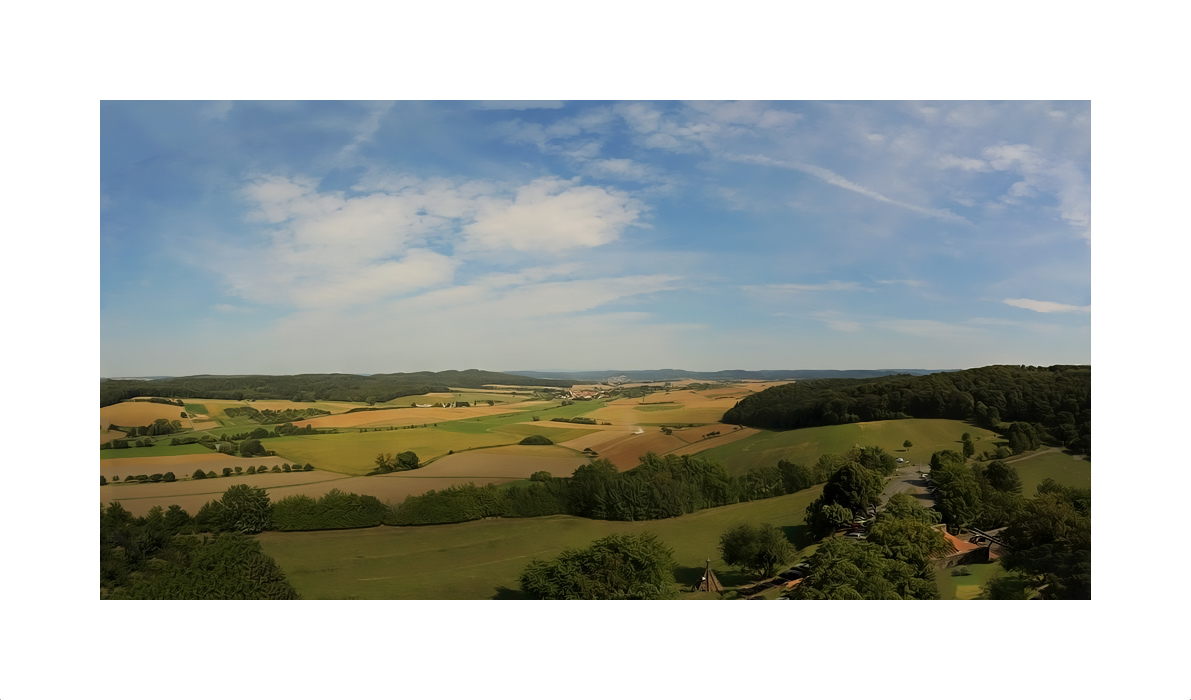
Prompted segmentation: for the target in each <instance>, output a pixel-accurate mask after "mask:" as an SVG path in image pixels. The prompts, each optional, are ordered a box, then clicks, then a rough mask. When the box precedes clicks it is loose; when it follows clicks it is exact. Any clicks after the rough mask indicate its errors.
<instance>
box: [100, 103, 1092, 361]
mask: <svg viewBox="0 0 1191 700" xmlns="http://www.w3.org/2000/svg"><path fill="white" fill-rule="evenodd" d="M100 141H101V146H100V147H101V152H100V178H101V179H100V187H101V197H100V206H101V210H100V231H101V237H100V306H101V318H100V335H101V339H100V343H101V360H100V365H101V367H100V369H101V375H102V376H106V377H121V376H153V375H175V376H177V375H189V374H201V373H207V374H244V373H260V374H292V373H302V372H348V373H360V374H374V373H384V372H409V371H421V370H433V371H437V370H446V369H468V368H480V369H488V370H501V371H516V370H567V369H570V370H585V369H652V368H662V367H670V368H683V369H688V370H698V371H714V370H721V369H754V370H755V369H886V368H915V369H917V368H921V369H961V368H968V367H979V366H984V365H989V364H1027V365H1050V364H1086V363H1090V362H1091V330H1090V327H1091V247H1090V246H1091V233H1090V232H1091V204H1090V162H1091V152H1090V151H1091V137H1090V103H1089V102H1033V101H1017V102H900V101H881V102H649V101H625V102H588V101H579V102H465V101H451V102H414V101H399V102H329V101H328V102H179V101H169V102H140V101H104V102H102V103H101V108H100Z"/></svg>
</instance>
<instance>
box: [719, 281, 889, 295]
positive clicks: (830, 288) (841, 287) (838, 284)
mask: <svg viewBox="0 0 1191 700" xmlns="http://www.w3.org/2000/svg"><path fill="white" fill-rule="evenodd" d="M741 289H744V290H747V291H750V292H867V291H872V290H871V289H869V288H868V287H865V286H864V285H862V284H860V283H859V282H843V281H840V280H833V281H831V282H823V283H821V284H794V283H782V284H761V285H747V286H743V287H741Z"/></svg>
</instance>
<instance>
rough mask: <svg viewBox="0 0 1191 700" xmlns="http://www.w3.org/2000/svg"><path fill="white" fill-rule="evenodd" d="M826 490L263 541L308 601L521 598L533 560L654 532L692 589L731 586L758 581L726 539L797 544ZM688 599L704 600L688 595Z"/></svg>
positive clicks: (274, 536)
mask: <svg viewBox="0 0 1191 700" xmlns="http://www.w3.org/2000/svg"><path fill="white" fill-rule="evenodd" d="M820 492H821V490H820V489H818V488H815V489H810V490H808V491H803V492H801V493H796V494H791V495H788V496H779V497H778V498H771V499H767V500H764V501H754V502H752V503H739V504H735V505H731V506H724V507H723V508H712V509H708V510H703V511H699V512H697V513H692V514H691V515H686V516H683V517H681V518H671V519H668V520H657V521H649V522H634V523H628V522H608V521H601V520H587V519H584V518H575V517H571V516H563V515H558V516H550V517H545V518H527V519H514V518H505V519H499V520H480V521H475V522H470V523H460V524H457V525H427V526H423V527H377V528H369V529H364V530H340V531H322V532H302V533H282V532H269V533H264V534H261V535H258V539H259V541H260V543H261V544H262V546H263V547H264V549H265V552H266V553H267V554H269V555H270V556H272V557H273V558H274V559H276V560H277V563H278V564H279V565H280V566H281V568H282V569H283V570H284V571H285V574H286V577H287V578H288V579H289V581H290V583H291V584H293V586H294V587H295V588H296V589H297V590H298V592H299V593H300V594H301V595H302V596H303V597H304V598H336V599H338V598H367V599H430V600H447V599H450V600H459V599H484V598H517V597H519V593H518V588H519V583H518V578H519V576H520V575H521V571H522V570H523V569H524V568H525V565H526V564H528V563H529V561H530V560H531V559H533V558H535V557H536V558H543V559H544V558H549V557H554V556H557V555H558V554H559V553H560V552H561V551H562V550H563V549H566V548H569V547H585V546H587V545H588V544H590V543H591V541H592V540H596V539H599V538H601V537H606V536H607V535H610V534H612V533H617V532H626V533H638V532H653V533H654V534H656V535H657V536H658V538H659V539H660V540H661V541H662V542H664V543H665V544H666V545H667V546H669V547H671V548H672V549H673V550H674V560H675V563H676V564H677V569H676V572H675V575H676V578H677V579H678V580H679V583H680V585H682V586H684V587H685V588H687V589H689V588H690V586H691V585H692V584H694V583H695V582H697V581H698V579H699V576H700V575H702V572H703V567H704V560H705V559H708V558H710V559H711V563H712V567H713V568H714V569H715V571H716V575H717V576H718V577H719V578H720V580H721V581H722V582H723V583H724V585H726V586H735V585H740V584H743V583H746V582H747V581H748V580H749V579H748V578H747V577H745V576H742V575H741V574H740V573H739V572H737V571H735V570H734V569H731V568H729V567H728V566H726V565H725V564H724V563H723V561H721V560H720V559H719V550H718V545H719V537H720V535H721V534H722V533H723V532H724V531H725V530H727V529H728V528H729V527H731V526H732V525H734V524H736V523H738V522H754V523H760V522H769V523H773V524H775V525H779V526H782V527H783V528H785V529H786V531H787V534H788V536H791V537H792V539H793V538H797V537H798V536H800V535H801V532H802V529H803V527H802V526H803V514H804V512H805V510H806V507H807V505H809V504H810V502H811V501H812V500H814V499H815V498H816V497H818V495H819V493H820ZM681 597H691V598H695V597H698V596H697V594H690V593H683V594H681Z"/></svg>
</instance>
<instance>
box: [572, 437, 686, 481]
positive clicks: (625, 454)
mask: <svg viewBox="0 0 1191 700" xmlns="http://www.w3.org/2000/svg"><path fill="white" fill-rule="evenodd" d="M685 444H686V443H685V442H684V441H682V440H681V439H679V438H678V437H676V436H674V435H666V434H665V433H663V432H662V431H660V430H646V431H645V432H643V433H636V432H633V431H628V430H625V429H623V428H622V429H621V430H616V431H613V430H605V431H601V432H599V433H595V434H593V435H585V436H583V437H580V438H576V439H574V440H568V441H567V442H565V443H563V447H570V448H572V449H576V450H582V449H584V448H587V447H590V448H591V449H593V450H595V451H596V453H597V454H596V456H597V457H601V458H605V459H607V460H608V461H610V462H612V463H613V464H615V465H616V467H617V468H618V469H620V470H621V471H624V470H626V469H632V468H633V467H635V466H637V464H639V458H640V457H641V455H643V454H645V453H646V452H653V453H654V454H659V455H660V454H664V453H666V452H669V451H671V450H675V449H678V448H680V447H682V446H683V445H685Z"/></svg>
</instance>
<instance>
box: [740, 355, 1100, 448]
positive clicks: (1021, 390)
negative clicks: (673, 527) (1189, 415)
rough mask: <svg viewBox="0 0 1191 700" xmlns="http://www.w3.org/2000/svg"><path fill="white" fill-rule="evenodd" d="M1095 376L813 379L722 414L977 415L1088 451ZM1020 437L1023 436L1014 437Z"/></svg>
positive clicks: (761, 421)
mask: <svg viewBox="0 0 1191 700" xmlns="http://www.w3.org/2000/svg"><path fill="white" fill-rule="evenodd" d="M1091 377H1092V370H1091V367H1090V366H1087V365H1054V366H1051V367H1026V366H1009V365H996V366H991V367H981V368H978V369H969V370H963V371H959V372H939V373H935V374H929V375H925V376H910V375H897V376H892V377H886V378H882V379H878V380H854V379H818V380H809V381H803V382H797V383H795V384H785V385H782V386H776V387H771V388H769V389H765V390H764V391H761V392H758V393H756V394H753V395H750V396H746V397H745V398H743V399H741V400H740V401H739V402H738V403H737V404H736V405H735V406H734V407H732V408H731V409H729V410H728V411H727V412H726V413H724V416H723V418H722V421H723V422H724V423H732V424H738V425H748V426H751V427H755V428H764V429H770V430H790V429H794V428H805V427H811V426H819V425H837V424H841V423H855V422H860V421H876V420H891V419H899V418H950V419H954V420H965V421H974V422H975V423H977V424H978V425H980V426H982V427H985V428H988V429H990V430H995V431H998V432H1007V431H1008V430H1009V426H1011V425H1012V424H1017V423H1021V424H1023V425H1030V426H1032V428H1033V430H1034V431H1035V432H1036V433H1037V434H1038V436H1039V437H1041V438H1043V439H1046V438H1050V439H1053V440H1054V441H1056V442H1058V443H1060V444H1062V445H1064V446H1065V447H1067V448H1069V449H1071V450H1072V451H1075V452H1078V453H1081V454H1090V453H1091V383H1092V380H1091ZM1007 424H1008V425H1007ZM1019 431H1020V428H1019ZM1023 439H1025V438H1023V437H1020V436H1019V438H1018V440H1017V443H1018V444H1020V442H1021V441H1022V440H1023Z"/></svg>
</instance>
